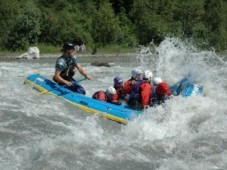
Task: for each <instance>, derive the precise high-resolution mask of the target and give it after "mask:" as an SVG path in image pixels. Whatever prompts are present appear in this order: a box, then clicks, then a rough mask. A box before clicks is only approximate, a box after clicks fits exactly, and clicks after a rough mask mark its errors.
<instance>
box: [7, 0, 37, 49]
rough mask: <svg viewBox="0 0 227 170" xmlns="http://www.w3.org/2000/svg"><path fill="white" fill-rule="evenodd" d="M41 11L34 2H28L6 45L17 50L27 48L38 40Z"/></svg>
mask: <svg viewBox="0 0 227 170" xmlns="http://www.w3.org/2000/svg"><path fill="white" fill-rule="evenodd" d="M39 17H40V11H39V10H38V8H36V6H35V5H34V4H33V3H30V2H28V3H26V4H25V6H24V7H23V9H22V10H21V14H20V15H19V17H18V19H17V21H16V22H15V23H14V25H13V27H12V29H11V30H10V33H9V36H8V39H7V42H6V45H5V47H6V48H7V49H11V50H16V49H24V48H27V47H28V46H29V45H30V44H36V43H37V42H38V35H39V34H40V24H39Z"/></svg>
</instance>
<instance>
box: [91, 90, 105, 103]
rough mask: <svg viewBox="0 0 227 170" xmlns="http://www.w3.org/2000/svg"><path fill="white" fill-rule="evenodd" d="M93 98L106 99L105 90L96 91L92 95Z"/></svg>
mask: <svg viewBox="0 0 227 170" xmlns="http://www.w3.org/2000/svg"><path fill="white" fill-rule="evenodd" d="M92 98H93V99H97V100H101V101H106V102H107V101H108V97H107V95H106V92H104V91H97V92H95V93H94V94H93V95H92Z"/></svg>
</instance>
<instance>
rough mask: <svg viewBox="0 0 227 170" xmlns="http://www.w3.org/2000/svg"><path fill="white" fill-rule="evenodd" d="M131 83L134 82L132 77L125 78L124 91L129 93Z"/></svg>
mask: <svg viewBox="0 0 227 170" xmlns="http://www.w3.org/2000/svg"><path fill="white" fill-rule="evenodd" d="M133 84H135V80H134V79H133V78H131V79H129V80H127V81H126V82H125V83H124V86H123V90H124V93H126V94H130V93H131V91H132V86H133Z"/></svg>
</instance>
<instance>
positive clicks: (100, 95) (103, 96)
mask: <svg viewBox="0 0 227 170" xmlns="http://www.w3.org/2000/svg"><path fill="white" fill-rule="evenodd" d="M115 94H116V90H115V88H114V87H112V86H110V87H108V88H107V89H106V91H102V90H100V91H97V92H95V93H94V94H93V95H92V98H93V99H97V100H101V101H105V102H108V103H112V104H116V105H120V104H121V103H120V102H118V100H115V99H114V98H113V96H114V95H115Z"/></svg>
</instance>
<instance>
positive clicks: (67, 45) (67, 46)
mask: <svg viewBox="0 0 227 170" xmlns="http://www.w3.org/2000/svg"><path fill="white" fill-rule="evenodd" d="M66 50H75V47H74V44H72V43H68V42H65V43H64V44H63V46H62V50H61V51H66Z"/></svg>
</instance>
